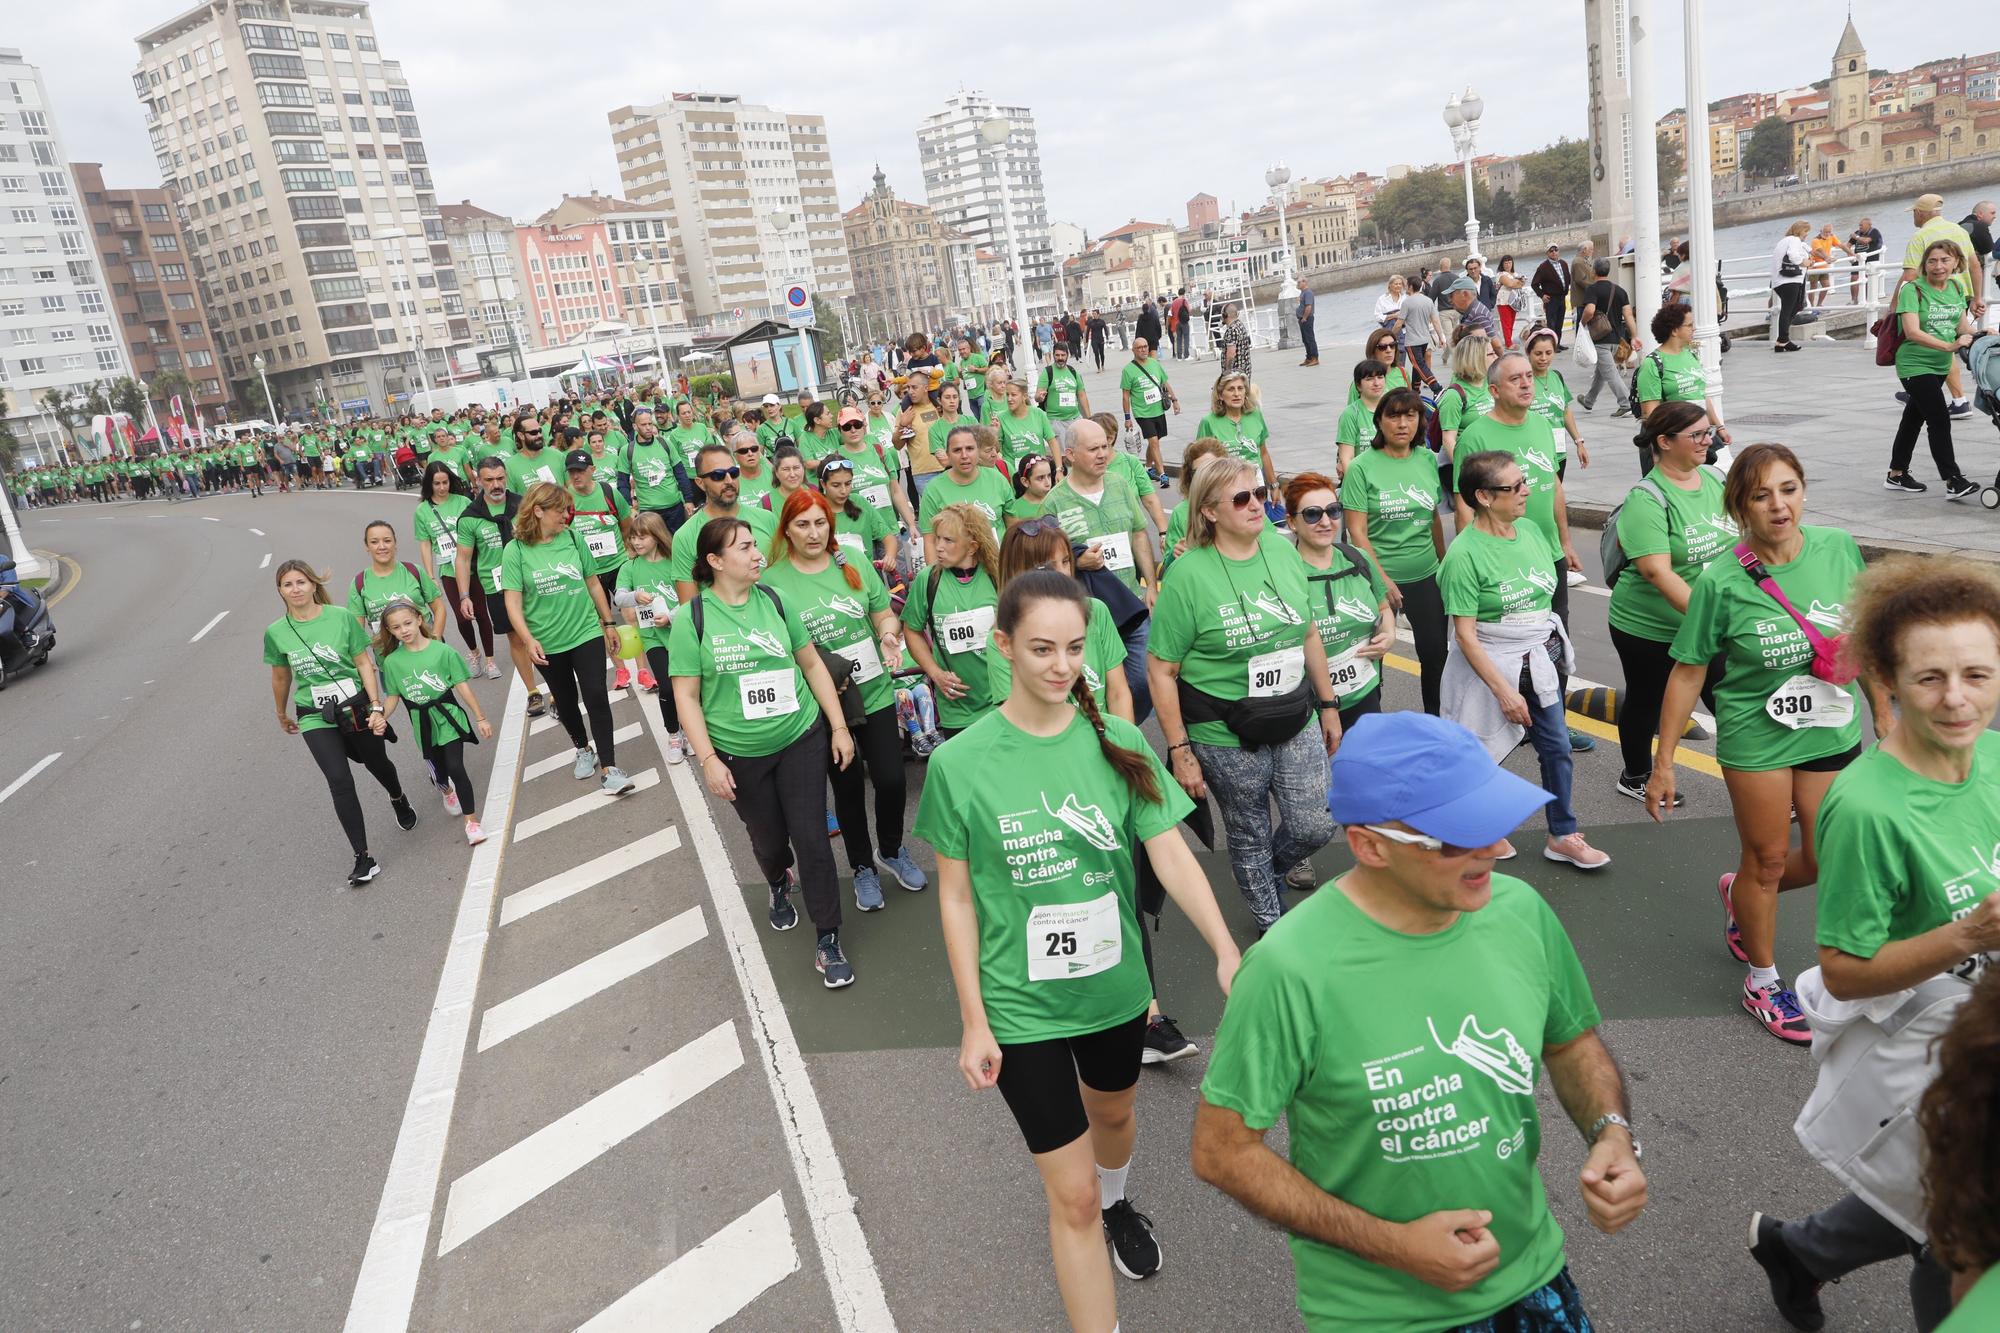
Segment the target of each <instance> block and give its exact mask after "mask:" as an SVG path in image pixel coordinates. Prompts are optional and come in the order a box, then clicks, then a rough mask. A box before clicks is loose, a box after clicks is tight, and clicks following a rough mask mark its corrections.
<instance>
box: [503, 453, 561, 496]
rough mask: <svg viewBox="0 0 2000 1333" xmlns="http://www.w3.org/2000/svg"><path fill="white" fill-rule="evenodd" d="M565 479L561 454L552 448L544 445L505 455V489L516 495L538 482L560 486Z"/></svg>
mask: <svg viewBox="0 0 2000 1333" xmlns="http://www.w3.org/2000/svg"><path fill="white" fill-rule="evenodd" d="M565 480H567V478H566V476H565V475H564V473H563V456H562V455H561V454H560V453H558V452H556V451H555V450H554V449H550V448H548V447H546V446H544V447H543V448H541V449H539V450H537V451H536V452H534V453H529V452H528V451H527V450H525V449H523V450H522V451H521V452H520V453H517V454H508V455H507V489H508V490H510V491H512V492H514V494H516V495H526V494H527V493H528V488H529V487H530V486H533V485H535V484H536V483H538V482H544V481H547V482H553V483H554V484H555V485H557V486H560V485H562V484H563V483H564V481H565Z"/></svg>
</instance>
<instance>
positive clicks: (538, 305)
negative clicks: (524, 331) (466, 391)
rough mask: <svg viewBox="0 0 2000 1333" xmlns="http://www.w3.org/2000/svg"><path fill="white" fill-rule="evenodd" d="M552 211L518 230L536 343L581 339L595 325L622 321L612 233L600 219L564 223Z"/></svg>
mask: <svg viewBox="0 0 2000 1333" xmlns="http://www.w3.org/2000/svg"><path fill="white" fill-rule="evenodd" d="M547 217H548V214H543V215H542V218H537V219H536V220H535V221H534V222H532V223H530V224H529V225H527V226H525V227H518V228H516V229H515V232H514V238H515V245H516V246H517V247H518V254H517V263H518V265H519V271H520V274H521V304H522V306H523V308H524V311H525V313H526V316H527V325H528V329H529V331H530V332H531V333H532V334H533V335H534V341H535V346H537V347H560V346H562V345H563V344H565V343H570V342H576V341H579V340H580V339H581V338H582V337H583V336H584V334H586V333H588V332H589V331H590V329H591V327H592V326H593V325H596V324H601V323H606V322H615V321H622V320H624V319H625V308H624V306H622V305H620V304H619V301H618V286H617V282H616V280H615V278H614V270H613V269H612V267H611V237H610V235H609V234H608V233H607V232H606V231H605V227H604V224H603V223H602V222H601V221H598V220H597V219H596V218H589V219H582V220H573V221H571V222H568V223H566V224H563V225H560V226H559V225H557V224H556V223H554V222H552V221H544V219H546V218H547Z"/></svg>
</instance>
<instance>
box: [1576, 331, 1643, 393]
mask: <svg viewBox="0 0 2000 1333" xmlns="http://www.w3.org/2000/svg"><path fill="white" fill-rule="evenodd" d="M1591 345H1592V346H1594V347H1595V348H1597V364H1596V366H1594V367H1592V369H1591V372H1590V387H1589V388H1588V389H1585V390H1584V391H1583V392H1582V393H1580V394H1578V395H1577V396H1576V398H1577V401H1578V402H1580V403H1582V404H1583V405H1584V406H1585V407H1589V408H1594V407H1596V406H1597V390H1598V387H1599V386H1600V385H1605V384H1608V385H1610V386H1611V396H1612V398H1613V399H1615V400H1616V401H1617V403H1618V406H1620V407H1627V406H1629V405H1630V404H1628V403H1627V402H1626V401H1625V397H1626V395H1625V372H1624V371H1622V370H1620V369H1619V368H1618V344H1617V343H1615V342H1610V343H1601V342H1597V341H1596V340H1595V339H1593V340H1592V342H1591Z"/></svg>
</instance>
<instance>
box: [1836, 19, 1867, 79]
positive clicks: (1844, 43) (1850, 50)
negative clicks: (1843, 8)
mask: <svg viewBox="0 0 2000 1333" xmlns="http://www.w3.org/2000/svg"><path fill="white" fill-rule="evenodd" d="M1850 60H1854V61H1858V62H1860V63H1859V65H1858V68H1859V69H1862V70H1865V69H1867V68H1868V48H1867V47H1865V46H1863V45H1862V44H1861V34H1860V33H1858V32H1856V31H1855V30H1854V12H1853V11H1852V10H1849V11H1848V14H1847V27H1846V28H1844V29H1842V30H1841V34H1840V45H1839V46H1836V47H1834V48H1833V72H1834V73H1836V74H1840V73H1844V72H1846V69H1847V62H1848V61H1850Z"/></svg>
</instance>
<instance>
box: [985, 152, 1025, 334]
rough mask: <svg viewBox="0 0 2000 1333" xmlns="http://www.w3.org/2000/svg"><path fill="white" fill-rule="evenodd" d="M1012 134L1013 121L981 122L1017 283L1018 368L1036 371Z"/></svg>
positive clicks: (1009, 272)
mask: <svg viewBox="0 0 2000 1333" xmlns="http://www.w3.org/2000/svg"><path fill="white" fill-rule="evenodd" d="M1013 132H1014V125H1013V122H1011V121H1009V120H1008V119H1007V117H1005V116H990V117H988V118H987V119H985V120H982V121H980V122H979V137H980V138H981V139H983V140H985V141H986V146H987V147H988V148H990V149H992V150H993V153H992V156H993V169H994V170H995V171H996V172H998V173H999V175H1000V219H1001V221H1002V222H1003V223H1005V224H1006V231H1007V276H1008V277H1009V278H1010V279H1012V280H1013V284H1014V322H1015V323H1016V324H1018V325H1020V333H1019V334H1018V335H1017V336H1016V338H1015V340H1014V346H1015V348H1016V354H1017V355H1019V356H1020V357H1021V359H1022V361H1023V363H1024V364H1023V365H1021V366H1017V367H1015V369H1017V370H1033V369H1034V365H1035V361H1036V348H1035V326H1034V324H1033V323H1032V322H1031V321H1030V320H1029V319H1028V293H1027V289H1026V288H1025V287H1023V286H1022V285H1021V245H1020V242H1019V241H1018V240H1017V239H1016V238H1015V235H1014V187H1013V186H1012V185H1009V184H1008V183H1007V139H1008V136H1009V135H1011V134H1013ZM1021 349H1025V351H1023V350H1021Z"/></svg>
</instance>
